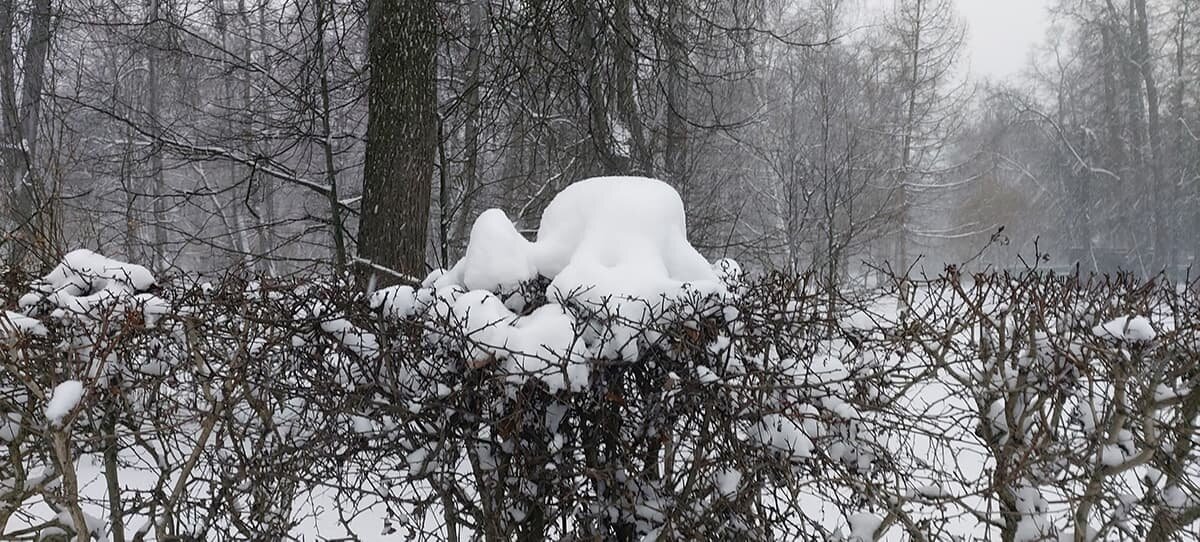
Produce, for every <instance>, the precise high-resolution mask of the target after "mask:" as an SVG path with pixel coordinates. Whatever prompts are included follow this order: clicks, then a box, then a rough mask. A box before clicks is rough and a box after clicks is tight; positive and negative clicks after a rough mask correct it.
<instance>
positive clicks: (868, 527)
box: [847, 512, 883, 542]
mask: <svg viewBox="0 0 1200 542" xmlns="http://www.w3.org/2000/svg"><path fill="white" fill-rule="evenodd" d="M847 522H848V523H849V524H850V540H851V541H852V542H872V541H874V540H875V531H877V530H879V526H880V525H882V524H883V520H882V519H880V517H879V516H876V515H875V514H870V513H867V512H860V513H857V514H854V515H852V516H850V517H849V518H847Z"/></svg>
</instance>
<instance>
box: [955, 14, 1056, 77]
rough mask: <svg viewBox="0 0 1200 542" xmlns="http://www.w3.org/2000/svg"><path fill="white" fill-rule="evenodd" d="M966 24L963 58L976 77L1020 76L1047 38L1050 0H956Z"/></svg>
mask: <svg viewBox="0 0 1200 542" xmlns="http://www.w3.org/2000/svg"><path fill="white" fill-rule="evenodd" d="M955 1H956V3H957V4H958V11H959V13H960V14H962V17H963V19H964V20H965V21H966V23H967V54H966V58H965V59H964V60H965V61H966V62H967V64H968V66H967V67H968V68H969V69H970V73H971V75H972V76H973V77H975V78H989V79H997V80H999V79H1003V78H1006V77H1012V76H1015V75H1017V74H1019V73H1020V71H1021V69H1022V68H1024V67H1025V66H1026V64H1027V60H1028V58H1029V53H1030V52H1031V51H1032V50H1033V49H1034V47H1036V46H1037V44H1038V43H1040V42H1041V41H1042V40H1043V39H1044V38H1045V35H1046V26H1047V23H1048V22H1049V19H1050V16H1049V14H1048V13H1047V12H1046V8H1047V4H1046V2H1047V0H955Z"/></svg>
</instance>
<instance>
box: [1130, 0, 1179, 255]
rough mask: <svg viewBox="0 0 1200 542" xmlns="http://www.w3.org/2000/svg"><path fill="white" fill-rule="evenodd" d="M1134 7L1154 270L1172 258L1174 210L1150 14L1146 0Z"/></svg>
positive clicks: (1140, 1) (1140, 0) (1137, 1)
mask: <svg viewBox="0 0 1200 542" xmlns="http://www.w3.org/2000/svg"><path fill="white" fill-rule="evenodd" d="M1133 4H1134V11H1135V14H1136V21H1137V35H1136V36H1135V38H1134V41H1135V42H1137V51H1136V54H1137V55H1138V62H1137V63H1138V66H1139V67H1140V68H1141V75H1142V84H1144V85H1145V87H1146V111H1147V115H1146V119H1147V125H1146V129H1147V131H1148V139H1149V143H1150V148H1149V149H1148V151H1147V152H1146V153H1145V157H1146V159H1147V160H1149V161H1150V183H1151V185H1150V195H1151V196H1150V197H1151V199H1152V202H1151V203H1152V205H1153V206H1154V210H1153V214H1154V268H1153V270H1154V271H1157V270H1159V269H1162V268H1163V267H1164V266H1166V264H1167V262H1168V254H1169V253H1170V252H1171V247H1170V240H1169V239H1168V237H1167V220H1169V219H1170V216H1171V212H1170V209H1168V207H1169V202H1168V201H1167V200H1166V198H1165V197H1164V196H1165V189H1164V187H1163V170H1162V134H1161V131H1160V123H1159V104H1158V85H1157V84H1156V83H1155V81H1154V62H1153V59H1152V58H1151V56H1150V31H1149V26H1150V23H1149V21H1148V16H1147V14H1146V0H1134V2H1133Z"/></svg>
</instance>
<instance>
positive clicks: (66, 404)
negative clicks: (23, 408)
mask: <svg viewBox="0 0 1200 542" xmlns="http://www.w3.org/2000/svg"><path fill="white" fill-rule="evenodd" d="M82 398H83V382H80V381H78V380H67V381H66V382H63V383H62V384H59V385H57V386H55V387H54V391H53V392H52V393H51V394H50V400H49V401H47V402H46V419H48V420H50V423H52V424H54V425H62V420H63V418H65V417H66V416H67V414H70V413H71V411H72V410H74V409H75V406H76V405H78V404H79V400H80V399H82Z"/></svg>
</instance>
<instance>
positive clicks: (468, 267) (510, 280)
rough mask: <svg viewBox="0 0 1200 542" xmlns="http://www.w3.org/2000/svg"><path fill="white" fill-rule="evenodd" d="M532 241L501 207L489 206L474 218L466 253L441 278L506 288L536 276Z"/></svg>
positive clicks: (487, 287) (482, 287)
mask: <svg viewBox="0 0 1200 542" xmlns="http://www.w3.org/2000/svg"><path fill="white" fill-rule="evenodd" d="M532 258H533V244H532V243H530V242H529V241H527V240H525V238H524V237H522V236H521V234H520V233H519V232H517V228H516V227H515V226H513V223H512V222H511V221H509V219H508V216H507V215H505V214H504V211H501V210H499V209H489V210H487V211H484V212H483V213H482V214H480V215H479V218H477V219H475V225H474V226H473V227H472V228H471V237H470V241H469V242H468V243H467V250H466V254H464V255H463V258H462V259H461V260H459V261H458V263H457V264H455V265H454V267H453V268H451V269H450V271H449V272H447V273H446V275H444V276H443V278H442V279H440V280H441V281H443V283H450V282H452V283H455V284H461V285H463V286H465V287H467V288H469V289H472V290H505V289H509V288H513V287H515V286H518V285H519V284H521V283H522V282H525V281H527V280H530V279H532V278H534V277H536V276H537V273H538V270H537V267H536V266H535V265H534V262H533V259H532Z"/></svg>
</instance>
